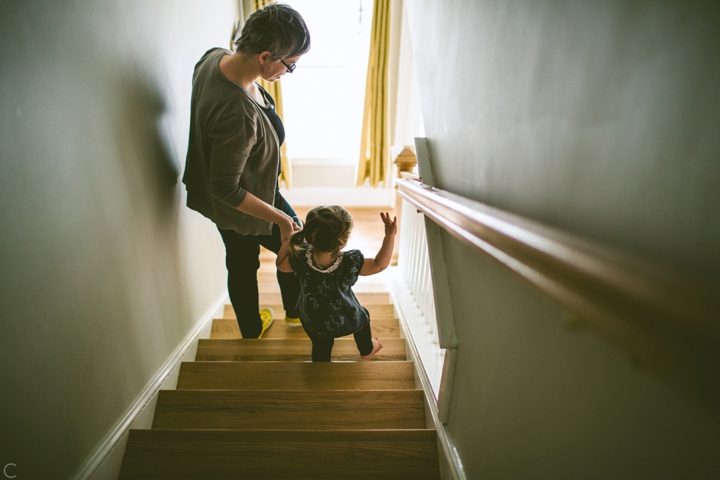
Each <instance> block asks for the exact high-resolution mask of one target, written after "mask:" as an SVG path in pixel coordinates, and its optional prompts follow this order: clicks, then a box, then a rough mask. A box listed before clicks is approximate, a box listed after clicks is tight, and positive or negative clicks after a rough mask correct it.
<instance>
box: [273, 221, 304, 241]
mask: <svg viewBox="0 0 720 480" xmlns="http://www.w3.org/2000/svg"><path fill="white" fill-rule="evenodd" d="M277 225H278V227H280V241H281V242H282V243H286V242H287V241H288V240H290V237H291V236H292V234H293V233H295V232H299V231H300V230H302V228H300V226H299V225H298V224H297V223H295V221H294V220H293V219H292V218H291V217H289V216H288V215H285V216H284V218H282V220H280V221H278V224H277Z"/></svg>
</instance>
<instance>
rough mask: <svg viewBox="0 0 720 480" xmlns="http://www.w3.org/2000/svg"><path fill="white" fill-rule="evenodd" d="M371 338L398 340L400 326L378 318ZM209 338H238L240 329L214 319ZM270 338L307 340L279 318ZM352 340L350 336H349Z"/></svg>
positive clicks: (233, 322)
mask: <svg viewBox="0 0 720 480" xmlns="http://www.w3.org/2000/svg"><path fill="white" fill-rule="evenodd" d="M370 328H371V329H372V333H373V336H376V337H380V338H381V339H382V340H385V339H388V338H400V326H399V324H398V321H397V319H391V318H378V319H373V320H372V321H371V322H370ZM210 338H213V339H216V338H217V339H233V338H240V329H239V328H238V324H237V320H235V319H234V318H216V319H214V320H213V324H212V330H211V332H210ZM270 338H308V336H307V333H305V330H303V328H302V327H299V326H296V327H288V326H287V325H285V321H284V320H283V319H282V318H281V319H279V320H276V321H275V322H273V324H272V326H271V327H270V328H269V329H268V330H267V331H266V332H265V335H263V340H264V339H270ZM349 338H352V335H350V336H349Z"/></svg>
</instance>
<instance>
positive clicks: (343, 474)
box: [119, 429, 440, 480]
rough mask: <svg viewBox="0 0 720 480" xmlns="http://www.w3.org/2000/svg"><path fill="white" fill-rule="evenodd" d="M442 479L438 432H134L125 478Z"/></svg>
mask: <svg viewBox="0 0 720 480" xmlns="http://www.w3.org/2000/svg"><path fill="white" fill-rule="evenodd" d="M373 477H374V478H393V479H439V478H440V469H439V464H438V455H437V434H436V432H435V431H434V430H425V429H421V430H341V431H303V430H296V431H293V430H287V431H282V430H281V431H273V430H132V431H131V432H130V435H129V438H128V442H127V447H126V450H125V458H124V459H123V463H122V467H121V470H120V476H119V478H120V479H143V478H147V479H190V478H193V479H197V478H208V479H226V478H228V479H229V478H242V479H244V480H247V479H268V478H327V479H360V478H362V479H367V478H373Z"/></svg>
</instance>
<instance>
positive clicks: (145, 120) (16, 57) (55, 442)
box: [0, 3, 197, 478]
mask: <svg viewBox="0 0 720 480" xmlns="http://www.w3.org/2000/svg"><path fill="white" fill-rule="evenodd" d="M46 7H47V8H46V9H45V10H37V9H32V8H30V7H27V8H25V9H22V8H21V7H17V8H18V10H19V11H18V13H16V16H17V18H16V19H15V18H14V17H13V21H15V20H17V21H16V22H15V23H14V24H13V25H11V23H13V22H10V21H9V20H8V19H4V20H3V21H2V25H3V26H4V27H6V28H5V33H4V34H3V35H2V37H0V38H2V39H4V40H7V42H6V43H5V44H4V45H3V46H2V47H0V55H2V58H1V59H0V60H2V65H3V77H2V81H1V82H0V97H1V98H0V110H1V111H2V115H1V116H0V152H2V153H1V155H2V157H1V160H2V161H1V163H0V169H1V172H0V203H1V204H2V205H3V208H2V210H0V225H2V226H1V227H0V265H2V267H0V318H2V322H1V324H0V330H1V332H0V364H2V365H12V368H2V369H1V371H0V385H5V386H9V385H12V391H13V394H12V395H8V396H5V395H3V401H2V409H1V410H2V413H1V414H0V415H1V416H2V417H1V418H0V425H2V430H3V432H2V434H1V437H2V438H0V440H1V441H2V443H1V444H0V461H4V462H5V463H8V462H12V463H15V464H16V465H17V466H18V467H17V470H16V473H17V475H18V478H68V477H69V476H71V474H72V472H73V471H74V470H75V469H76V468H78V466H79V465H80V464H82V462H83V461H84V460H85V459H86V457H87V456H88V455H89V453H90V452H92V450H93V449H94V448H95V447H96V446H97V444H98V442H99V441H100V440H101V439H102V438H103V437H104V436H105V435H106V434H107V432H108V431H109V430H110V429H111V428H112V426H113V424H114V423H115V422H116V421H117V419H118V418H120V417H121V415H122V414H123V413H124V412H125V410H126V409H127V408H128V406H129V405H131V403H132V402H133V401H134V400H135V398H136V397H137V396H138V394H139V393H140V392H141V391H142V389H143V388H144V386H145V385H146V384H147V383H148V381H149V380H150V379H151V378H152V377H153V375H155V373H156V372H157V371H158V369H159V368H160V367H161V366H162V364H163V362H164V361H165V360H166V359H167V358H168V357H169V355H170V354H171V353H172V352H173V350H174V349H175V348H176V347H177V346H178V345H179V343H180V342H181V341H182V339H183V338H184V337H185V335H186V334H187V333H188V331H189V330H190V329H191V328H192V325H193V323H194V322H195V321H196V320H197V319H196V318H190V317H191V314H190V312H192V311H193V309H192V307H193V306H192V305H188V302H189V301H191V300H189V299H191V298H192V297H191V296H190V295H189V294H188V288H189V283H190V282H189V279H188V278H187V274H186V273H185V268H184V260H183V258H182V255H181V251H180V245H179V243H180V239H179V238H178V235H179V233H178V232H179V229H178V216H179V208H181V206H180V205H179V203H180V202H179V200H180V198H181V195H180V193H179V190H178V188H179V167H178V163H179V162H178V159H177V153H176V149H175V148H174V145H173V141H175V140H174V139H173V138H172V135H171V134H170V127H171V126H172V125H170V123H171V122H177V119H176V118H175V117H174V116H173V115H171V114H169V113H168V110H167V108H166V105H167V102H166V100H165V99H167V98H171V96H172V92H171V91H170V89H169V88H167V87H166V86H165V85H163V84H162V83H161V82H159V81H158V80H157V78H163V72H162V71H161V69H162V65H156V64H154V63H152V62H151V61H148V59H147V58H144V57H142V55H146V53H145V52H140V51H135V52H130V55H129V56H130V57H133V58H128V55H127V52H123V53H124V54H125V57H124V59H123V58H120V59H118V58H113V55H112V54H113V53H116V52H113V51H110V52H108V51H102V52H101V50H102V49H94V48H93V47H92V46H93V45H94V43H93V42H94V40H95V39H94V38H92V33H91V32H90V28H91V27H89V26H88V25H87V24H85V23H83V22H84V21H86V20H87V19H86V18H84V17H78V16H76V14H77V11H76V9H80V7H79V6H78V5H74V6H67V5H66V4H65V3H63V4H62V5H61V4H59V3H58V4H52V3H49V4H48V5H46ZM86 7H87V10H88V11H89V12H90V13H83V14H87V15H88V16H90V14H96V15H100V14H102V15H105V13H106V12H104V11H100V10H102V9H100V8H99V7H95V6H89V5H86ZM95 8H97V9H99V10H98V11H100V13H98V11H95V10H93V9H95ZM53 9H54V10H53ZM36 10H37V11H36ZM80 10H82V9H80ZM83 12H84V11H83ZM138 15H139V14H138ZM116 20H117V23H118V24H117V28H118V29H119V30H120V31H122V28H125V29H126V30H127V28H128V27H127V25H123V23H122V22H126V23H127V22H129V20H128V18H120V19H116ZM43 22H46V23H43ZM45 27H46V28H45ZM36 30H39V31H42V32H43V35H42V37H40V36H36V35H35V31H36ZM8 32H9V33H8ZM28 51H33V52H35V54H34V55H27V54H22V55H21V54H20V53H17V52H28ZM111 58H112V60H111ZM177 141H179V142H182V143H184V142H185V141H186V139H185V138H183V139H179V140H177ZM5 463H3V465H4V464H5Z"/></svg>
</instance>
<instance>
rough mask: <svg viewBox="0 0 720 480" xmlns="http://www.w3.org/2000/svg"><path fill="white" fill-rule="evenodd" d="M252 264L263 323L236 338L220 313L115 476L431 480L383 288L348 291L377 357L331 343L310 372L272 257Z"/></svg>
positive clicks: (432, 446) (433, 468)
mask: <svg viewBox="0 0 720 480" xmlns="http://www.w3.org/2000/svg"><path fill="white" fill-rule="evenodd" d="M351 213H352V212H351ZM353 216H354V218H355V219H356V230H357V229H358V223H359V222H358V217H357V214H355V213H353ZM378 218H379V217H378ZM375 223H376V224H377V223H379V221H376V222H375ZM356 248H357V247H356ZM363 250H365V249H363ZM375 251H377V249H375V250H374V251H373V250H372V249H370V251H368V252H367V253H366V254H369V255H373V254H374V253H375ZM261 261H262V266H261V269H260V272H259V281H260V291H261V299H260V302H261V305H263V306H266V305H270V306H271V308H273V310H274V312H275V317H276V321H275V323H274V324H273V326H272V327H271V328H270V329H269V330H268V331H267V332H266V333H265V335H264V338H263V339H260V340H243V339H241V338H240V332H239V330H238V327H237V323H236V321H235V319H234V314H233V311H232V307H230V306H228V307H227V308H226V310H225V315H224V318H222V319H215V320H214V321H213V326H212V334H211V338H210V339H202V340H200V341H199V344H198V350H197V356H196V361H194V362H184V363H183V364H182V366H181V368H180V374H179V378H178V384H177V389H176V390H162V391H160V392H159V396H158V401H157V405H156V407H155V416H154V419H153V424H152V428H151V429H150V430H131V431H130V436H129V438H128V442H127V447H126V450H125V457H124V459H123V464H122V467H121V472H120V478H121V479H139V478H143V479H190V478H192V479H225V478H228V479H229V478H233V479H283V478H313V479H315V478H318V479H319V478H326V479H355V478H357V479H360V478H362V479H367V478H373V477H374V478H392V479H431V478H432V479H438V478H440V471H439V465H438V447H437V437H436V432H435V431H434V430H432V429H428V428H426V416H425V400H424V396H423V392H422V390H420V389H418V388H417V387H416V380H415V371H414V365H413V363H412V362H410V361H408V360H407V355H406V345H405V340H404V339H402V338H400V329H399V326H398V321H397V319H396V318H394V312H393V307H392V305H391V304H390V299H389V296H388V293H387V290H386V289H385V287H384V284H383V283H382V282H378V281H377V280H374V279H375V277H363V278H361V280H360V281H359V282H358V285H357V286H356V289H355V290H356V292H357V293H358V297H359V299H360V301H361V303H363V305H364V306H365V307H366V308H368V310H369V311H370V315H371V319H372V320H371V326H372V330H373V334H374V335H377V336H379V337H381V339H382V340H383V344H384V348H383V349H382V350H381V351H380V352H379V353H378V354H377V355H376V356H375V357H373V359H371V360H370V361H360V358H359V354H358V352H357V349H356V347H355V342H354V340H353V339H352V337H348V338H342V339H338V340H336V342H335V348H334V349H333V362H331V363H312V362H310V352H311V346H310V340H309V339H308V338H307V335H305V332H304V331H303V329H302V328H301V327H288V326H286V325H285V324H284V322H283V320H282V319H283V318H284V311H283V309H282V306H281V301H280V297H279V290H278V287H277V282H276V281H275V279H274V255H272V254H270V253H269V252H264V253H263V254H261Z"/></svg>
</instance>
